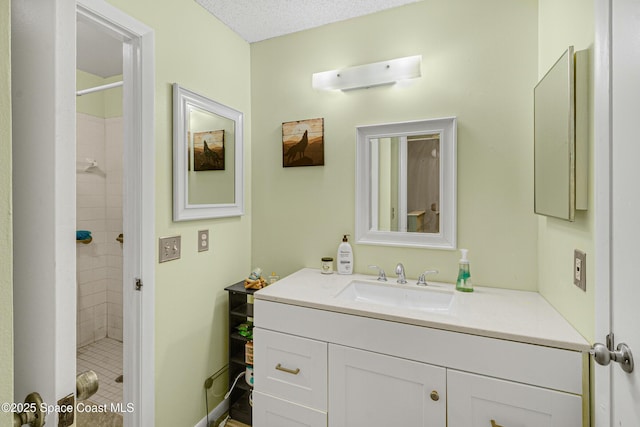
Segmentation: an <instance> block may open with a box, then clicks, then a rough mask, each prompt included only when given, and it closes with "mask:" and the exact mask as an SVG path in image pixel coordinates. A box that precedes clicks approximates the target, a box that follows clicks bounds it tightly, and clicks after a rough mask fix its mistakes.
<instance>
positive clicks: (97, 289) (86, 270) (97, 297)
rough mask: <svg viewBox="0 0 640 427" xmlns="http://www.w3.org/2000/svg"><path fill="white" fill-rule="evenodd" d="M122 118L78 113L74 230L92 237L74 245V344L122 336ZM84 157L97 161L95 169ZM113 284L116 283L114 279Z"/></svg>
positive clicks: (120, 337)
mask: <svg viewBox="0 0 640 427" xmlns="http://www.w3.org/2000/svg"><path fill="white" fill-rule="evenodd" d="M121 130H122V119H121V118H117V119H106V120H105V119H103V118H98V117H94V116H90V115H87V114H82V113H78V114H77V151H76V159H77V167H76V170H77V174H76V177H77V228H78V229H79V230H89V231H91V233H92V236H93V241H92V242H91V243H90V244H88V245H85V244H81V243H77V244H76V249H77V273H78V275H77V281H78V295H77V298H78V301H77V303H78V304H77V307H78V316H77V324H76V328H77V345H78V347H80V346H84V345H87V344H90V343H92V342H94V341H97V340H99V339H101V338H104V337H107V336H109V337H111V338H114V339H117V340H122V282H121V280H122V279H121V277H122V248H121V245H120V243H118V242H117V241H116V240H115V239H116V237H117V236H118V234H120V233H121V232H122V213H121V211H122V160H121V157H122V142H121V141H122V138H121V135H122V132H121ZM87 159H90V160H95V161H96V162H97V164H98V166H97V167H96V168H90V169H89V170H86V171H85V168H86V167H87V166H88V162H87ZM116 282H117V283H116Z"/></svg>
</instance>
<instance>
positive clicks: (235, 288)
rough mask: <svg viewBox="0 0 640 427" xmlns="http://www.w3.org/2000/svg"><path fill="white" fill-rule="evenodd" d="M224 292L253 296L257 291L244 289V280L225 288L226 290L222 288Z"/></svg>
mask: <svg viewBox="0 0 640 427" xmlns="http://www.w3.org/2000/svg"><path fill="white" fill-rule="evenodd" d="M224 290H225V291H229V292H235V293H239V294H247V295H253V293H254V292H255V291H257V289H245V287H244V280H242V281H240V282H238V283H235V284H233V285H231V286H227V287H226V288H224Z"/></svg>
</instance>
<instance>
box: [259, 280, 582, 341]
mask: <svg viewBox="0 0 640 427" xmlns="http://www.w3.org/2000/svg"><path fill="white" fill-rule="evenodd" d="M375 279H376V277H375V276H369V275H364V274H353V275H340V274H321V273H320V270H318V269H312V268H304V269H302V270H299V271H297V272H295V273H293V274H291V275H290V276H287V277H285V278H283V279H281V280H279V281H278V282H276V283H274V284H272V285H269V286H267V287H266V288H264V289H261V290H259V291H258V292H256V293H255V294H254V298H256V299H259V300H265V301H273V302H279V303H285V304H292V305H297V306H302V307H309V308H315V309H320V310H328V311H333V312H338V313H344V314H352V315H356V316H364V317H371V318H375V319H381V320H388V321H393V322H401V323H407V324H412V325H418V326H426V327H430V328H436V329H443V330H448V331H453V332H462V333H468V334H473V335H481V336H486V337H492V338H499V339H506V340H511V341H518V342H523V343H529V344H538V345H544V346H549V347H556V348H563V349H568V350H578V351H588V350H589V348H590V345H589V343H588V342H587V341H586V340H585V339H584V338H583V337H582V336H581V335H580V334H579V333H578V332H577V331H576V330H575V329H574V328H573V327H572V326H571V325H570V324H569V323H568V322H567V321H566V320H565V319H564V318H563V317H562V316H561V315H560V313H558V312H557V311H556V310H555V309H554V308H553V307H552V306H551V305H550V304H549V303H548V302H547V301H546V300H545V299H544V298H543V297H542V296H541V295H540V294H538V293H537V292H525V291H514V290H508V289H498V288H486V287H474V292H471V293H465V292H457V291H455V286H454V285H452V284H448V283H439V282H431V281H429V286H430V287H432V289H439V290H441V291H444V292H452V293H453V301H452V305H451V309H450V311H449V312H448V313H438V312H428V311H421V310H416V309H408V308H398V307H389V306H383V305H378V304H372V303H366V302H362V301H345V300H341V299H339V298H335V296H336V295H338V294H339V293H340V292H341V291H342V290H343V289H344V288H345V287H346V286H347V285H348V284H349V283H350V282H351V281H352V280H371V281H372V284H376V281H375ZM407 281H408V282H409V283H408V284H407V285H405V286H409V287H415V288H420V289H423V287H419V286H417V285H415V283H416V280H415V279H407ZM377 283H380V282H377ZM385 285H386V286H397V285H396V279H395V278H391V277H390V278H389V281H388V282H386V284H385Z"/></svg>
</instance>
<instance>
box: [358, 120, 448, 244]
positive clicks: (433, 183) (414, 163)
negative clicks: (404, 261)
mask: <svg viewBox="0 0 640 427" xmlns="http://www.w3.org/2000/svg"><path fill="white" fill-rule="evenodd" d="M356 133H357V141H356V144H357V145H356V160H357V161H356V242H357V243H363V244H372V245H388V246H408V247H428V248H441V249H452V248H455V247H456V179H455V177H456V118H455V117H447V118H442V119H429V120H419V121H413V122H401V123H390V124H382V125H368V126H359V127H357V128H356Z"/></svg>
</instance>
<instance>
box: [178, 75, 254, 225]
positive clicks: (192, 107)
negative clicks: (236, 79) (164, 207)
mask: <svg viewBox="0 0 640 427" xmlns="http://www.w3.org/2000/svg"><path fill="white" fill-rule="evenodd" d="M242 122H243V114H242V113H241V112H240V111H237V110H234V109H233V108H230V107H227V106H226V105H222V104H220V103H218V102H215V101H213V100H211V99H209V98H206V97H204V96H202V95H199V94H197V93H195V92H192V91H190V90H188V89H185V88H184V87H181V86H179V85H178V84H177V83H174V84H173V220H174V221H188V220H197V219H205V218H220V217H229V216H240V215H242V214H243V213H244V202H243V197H244V195H243V194H244V189H243V181H242V176H243V170H242V168H243V132H242V127H243V124H242Z"/></svg>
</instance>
